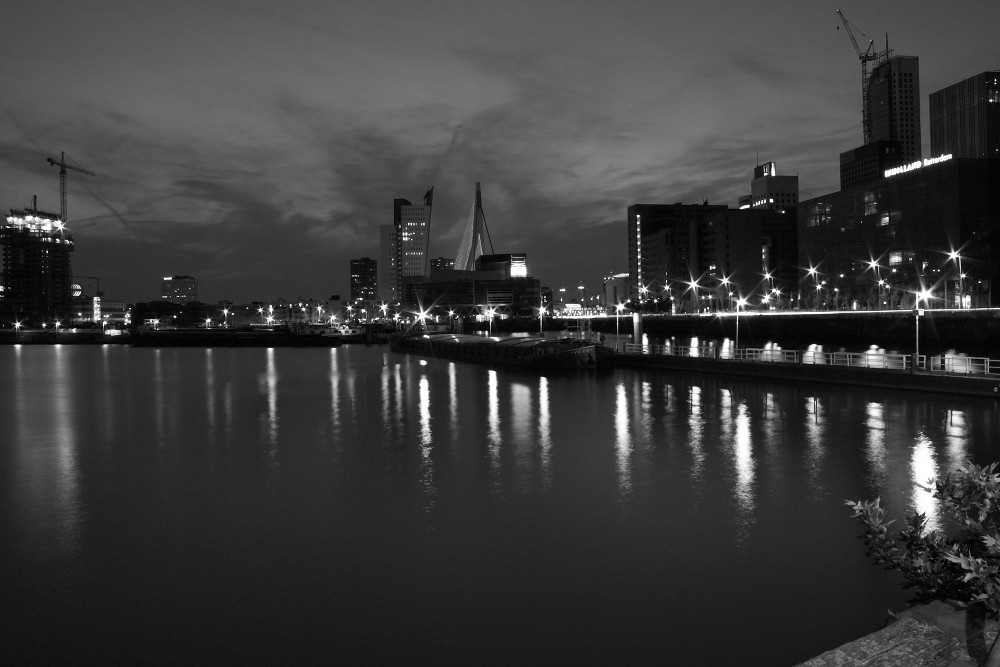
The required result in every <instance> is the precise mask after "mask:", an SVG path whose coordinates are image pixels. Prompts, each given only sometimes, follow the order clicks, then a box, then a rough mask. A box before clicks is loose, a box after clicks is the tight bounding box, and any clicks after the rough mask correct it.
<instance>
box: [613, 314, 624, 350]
mask: <svg viewBox="0 0 1000 667" xmlns="http://www.w3.org/2000/svg"><path fill="white" fill-rule="evenodd" d="M624 309H625V304H622V303H619V304H618V305H616V306H615V347H618V336H619V327H620V324H619V322H620V321H621V315H622V310H624Z"/></svg>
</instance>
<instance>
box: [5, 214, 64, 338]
mask: <svg viewBox="0 0 1000 667" xmlns="http://www.w3.org/2000/svg"><path fill="white" fill-rule="evenodd" d="M0 245H2V246H3V270H2V273H0V313H3V316H4V317H10V318H12V319H15V320H18V321H22V320H23V321H26V322H34V323H44V322H47V321H54V320H64V321H65V320H67V319H68V318H69V317H70V315H71V314H72V312H73V295H72V292H71V284H72V280H73V270H72V266H71V262H70V253H72V252H73V235H72V234H70V233H69V232H68V231H67V230H66V228H65V226H64V225H63V222H62V221H61V220H60V217H59V216H58V215H56V214H54V213H45V212H43V211H39V210H37V209H36V208H31V209H24V210H14V209H11V211H10V215H8V216H7V220H6V222H5V223H4V224H3V225H2V226H0Z"/></svg>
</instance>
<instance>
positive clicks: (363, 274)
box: [351, 257, 378, 303]
mask: <svg viewBox="0 0 1000 667" xmlns="http://www.w3.org/2000/svg"><path fill="white" fill-rule="evenodd" d="M377 298H378V262H376V261H375V260H374V259H372V258H371V257H359V258H357V259H352V260H351V302H352V303H355V302H358V301H368V302H374V301H375V300H376V299H377Z"/></svg>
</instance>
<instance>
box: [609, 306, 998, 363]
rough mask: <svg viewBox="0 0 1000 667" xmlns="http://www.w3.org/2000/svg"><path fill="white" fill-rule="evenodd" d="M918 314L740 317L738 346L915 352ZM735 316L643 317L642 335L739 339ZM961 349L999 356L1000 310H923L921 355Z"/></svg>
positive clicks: (628, 321) (626, 323)
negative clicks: (875, 349) (874, 347)
mask: <svg viewBox="0 0 1000 667" xmlns="http://www.w3.org/2000/svg"><path fill="white" fill-rule="evenodd" d="M615 319H616V318H615V317H613V316H611V317H607V318H595V319H594V320H592V322H593V328H594V330H595V331H600V332H602V333H615V331H616V330H617V331H620V332H621V333H622V334H626V333H627V334H631V333H632V332H633V326H632V317H631V315H630V314H628V313H625V314H623V315H622V316H621V318H620V320H619V321H618V322H617V328H616V322H615ZM915 319H916V318H915V315H914V313H913V311H910V310H894V311H856V312H855V311H830V312H818V313H812V312H809V313H805V312H802V313H800V312H796V311H776V312H766V313H764V312H754V311H748V312H741V313H740V315H739V339H740V347H763V346H764V344H766V343H768V342H775V343H778V344H780V345H781V346H782V347H783V348H784V349H801V350H804V349H806V348H807V347H808V346H809V345H812V344H819V345H823V346H825V347H827V348H828V349H838V348H840V347H848V348H853V349H856V350H858V351H860V350H864V349H867V348H868V347H869V346H871V345H876V346H878V347H881V348H886V349H890V348H892V349H897V350H900V351H903V352H911V351H912V350H913V348H914V344H915V342H916V340H915V339H916V323H915ZM736 327H737V317H736V315H735V313H732V312H724V313H713V314H702V315H657V314H643V316H642V331H643V333H645V334H646V335H647V336H650V337H655V338H665V339H666V338H676V339H679V340H682V339H688V338H692V337H698V338H700V339H702V340H717V339H722V338H730V339H735V338H736ZM948 350H957V351H960V352H963V353H965V354H968V355H970V356H984V357H1000V309H993V308H991V309H981V310H964V311H963V310H931V309H927V310H924V314H923V315H922V316H921V317H920V352H921V354H942V353H944V352H946V351H948Z"/></svg>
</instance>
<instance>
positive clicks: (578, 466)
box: [0, 346, 998, 664]
mask: <svg viewBox="0 0 1000 667" xmlns="http://www.w3.org/2000/svg"><path fill="white" fill-rule="evenodd" d="M0 372H2V373H3V375H2V377H6V378H10V387H11V389H12V391H11V392H10V393H9V394H8V395H9V396H10V400H5V401H2V402H0V452H2V455H3V458H2V459H0V476H2V477H0V478H2V479H3V480H5V481H6V482H7V483H5V484H4V489H5V490H4V493H5V494H6V498H7V499H8V500H9V502H6V503H0V521H3V522H4V523H3V525H7V526H12V529H11V531H10V535H9V539H8V540H7V542H8V550H7V551H5V552H3V553H5V554H7V555H5V556H4V558H6V559H8V560H7V561H4V562H3V563H0V565H6V567H7V570H8V571H12V572H13V573H14V574H15V575H16V577H15V578H16V579H17V581H18V582H19V583H18V587H17V589H16V591H15V593H14V596H13V597H14V599H13V600H12V601H11V604H15V605H22V606H24V605H26V606H27V607H29V608H30V614H29V615H28V616H26V618H32V619H35V620H36V621H38V620H39V619H40V625H38V626H37V627H44V626H45V623H46V622H49V623H50V624H52V625H53V627H54V626H55V625H59V624H60V623H61V621H62V619H61V617H57V616H56V615H55V614H56V612H55V611H54V610H55V609H57V608H63V607H65V605H69V607H68V608H83V609H87V610H88V611H90V612H92V613H87V614H83V615H82V616H83V617H84V618H83V620H81V621H80V622H79V629H78V630H74V632H79V633H81V634H83V635H85V636H86V637H87V644H86V645H87V646H92V647H94V650H95V651H98V650H99V649H100V648H101V647H104V648H107V646H109V645H110V643H111V642H112V641H113V640H114V638H115V637H116V636H117V635H114V634H111V633H109V632H108V630H107V629H106V628H107V627H109V623H110V624H111V625H116V626H120V627H121V628H123V632H124V633H125V634H128V635H129V636H134V637H135V638H136V639H134V640H131V641H133V642H139V643H141V642H143V641H153V638H154V637H155V632H156V631H163V630H164V629H166V628H169V629H171V631H176V632H181V633H184V632H187V633H197V632H201V630H200V629H199V628H201V627H202V626H201V625H199V624H202V623H203V624H204V626H205V627H211V628H215V629H214V630H212V633H216V631H217V634H218V636H226V637H227V638H229V639H227V642H229V643H227V646H228V647H232V646H233V645H234V644H233V643H232V642H231V641H230V639H231V638H232V637H234V636H235V637H239V641H238V642H237V644H238V643H239V642H244V643H246V645H247V646H252V647H256V648H257V649H259V650H261V651H263V654H264V655H270V656H271V657H288V656H287V654H285V653H282V651H285V650H288V649H287V643H281V642H279V641H278V640H277V639H275V637H278V636H280V637H289V636H292V637H295V636H300V635H301V636H305V637H310V636H315V635H316V634H317V633H318V634H323V633H330V632H334V633H336V632H343V631H345V630H344V629H346V631H347V632H349V633H351V636H352V641H353V644H354V645H356V646H358V647H360V649H359V650H361V649H363V650H365V651H367V654H366V655H367V656H368V659H370V660H372V661H376V662H378V661H382V662H387V661H389V662H391V661H393V660H397V661H398V660H399V659H402V658H404V657H405V656H407V655H409V656H412V654H413V653H412V649H413V647H418V648H420V649H421V650H423V651H425V652H427V653H428V654H429V655H433V656H435V657H437V658H440V659H446V658H447V657H449V655H450V657H454V655H458V654H462V655H466V656H467V655H484V654H487V653H489V651H487V650H486V649H485V647H486V646H487V645H489V646H492V645H493V644H491V643H490V637H488V636H487V635H489V634H490V632H494V631H491V630H487V629H486V628H497V629H496V630H495V632H497V633H500V634H498V635H497V636H501V635H502V636H503V638H504V639H503V641H504V642H505V643H504V646H505V647H508V648H506V649H503V650H501V654H502V656H503V657H512V656H514V655H524V654H525V652H526V651H528V650H533V651H540V652H539V653H538V656H539V658H540V659H550V660H558V659H560V658H561V659H564V660H572V659H577V660H583V659H585V658H593V657H595V656H596V657H598V658H603V659H614V658H616V657H618V658H620V657H621V656H620V655H619V654H618V651H619V650H620V647H621V645H622V643H621V642H622V641H626V642H627V643H628V645H629V646H635V647H639V648H636V650H637V651H639V652H640V653H639V654H637V655H639V656H640V657H639V658H637V660H639V661H642V659H643V658H646V659H647V660H645V661H647V662H648V661H650V660H655V657H656V655H658V654H659V653H658V651H659V649H658V646H659V645H658V644H657V643H656V642H650V641H649V638H650V637H653V636H661V635H662V634H663V633H664V632H668V633H670V637H669V640H670V643H671V646H672V650H673V651H675V652H676V655H679V656H681V657H682V658H683V657H685V656H686V657H688V658H691V657H692V656H693V657H694V658H697V659H699V660H708V661H710V662H711V661H716V662H718V661H719V660H722V659H724V658H725V656H731V655H732V654H733V652H734V651H736V650H740V651H742V652H743V653H742V654H745V653H746V651H747V650H749V651H750V654H751V655H769V656H770V655H771V654H770V653H769V652H770V651H774V650H777V647H778V646H779V645H780V650H782V651H786V653H784V654H782V655H780V656H777V657H776V658H775V659H774V660H773V662H775V663H776V664H790V663H793V662H796V661H799V660H804V659H806V658H808V657H810V656H812V655H815V654H818V653H820V652H822V651H823V650H826V649H828V648H831V647H832V646H834V645H836V644H839V643H842V642H843V641H848V640H850V639H853V638H855V637H856V636H858V635H860V634H863V632H866V631H867V629H868V628H869V626H870V625H871V624H872V623H875V622H877V621H878V620H879V619H880V617H881V614H882V611H883V610H884V609H885V608H887V607H890V608H891V607H895V606H898V604H900V603H901V601H902V600H903V599H905V593H903V592H900V591H898V590H897V589H896V588H895V583H894V582H893V581H892V580H891V579H889V578H887V576H886V575H885V573H883V572H882V571H881V570H880V569H879V568H876V567H872V566H870V565H869V564H868V563H867V561H866V560H865V558H864V554H863V548H862V547H860V546H859V541H858V540H857V539H856V536H857V535H858V533H859V529H858V527H857V526H856V525H855V524H854V523H853V522H851V521H850V520H849V518H848V512H847V511H846V510H845V508H844V507H843V500H844V499H846V498H851V499H857V498H861V497H867V498H874V497H875V496H881V497H882V498H883V501H884V502H885V503H886V505H887V506H889V507H890V511H891V513H892V515H893V516H894V517H898V516H899V515H901V514H902V511H903V510H904V509H905V508H906V507H907V506H910V507H913V508H915V509H916V510H917V511H924V512H927V514H928V517H929V519H930V520H931V522H932V523H931V525H932V526H934V525H940V517H939V512H940V508H939V507H938V506H937V504H936V502H935V501H934V499H933V498H932V497H931V496H930V494H929V492H928V491H927V489H926V488H925V486H926V483H927V481H928V479H930V478H931V477H934V476H936V475H940V474H943V473H945V472H947V471H949V470H952V469H954V468H955V467H957V465H959V464H960V463H962V462H963V461H964V460H966V459H967V458H972V459H975V460H977V462H980V463H986V462H989V461H991V460H994V459H995V458H998V452H997V451H996V450H995V444H994V437H993V424H994V423H995V422H996V417H997V414H996V413H997V409H996V405H995V404H994V403H992V402H986V401H982V402H977V401H970V400H969V399H961V400H953V399H950V398H948V397H941V396H934V395H929V396H924V395H913V394H905V393H894V392H887V391H884V390H879V391H877V392H876V391H866V390H863V389H858V388H838V387H821V386H820V387H817V386H814V385H810V386H804V385H800V384H795V385H782V384H770V383H755V382H749V381H745V380H734V379H729V378H718V377H699V376H694V375H683V374H681V375H674V374H671V373H666V372H649V373H645V372H641V371H635V370H629V369H620V370H613V371H608V372H606V373H599V374H596V375H574V374H571V375H566V374H551V375H539V374H523V373H519V372H517V371H505V370H495V369H488V368H484V367H480V366H472V365H465V364H460V363H454V362H450V361H442V360H427V361H423V360H419V359H418V358H415V357H406V356H403V355H397V354H393V353H389V352H386V351H385V350H384V348H366V347H362V346H356V347H355V346H342V347H341V348H337V349H332V350H325V349H323V350H320V349H315V350H292V349H270V350H253V349H242V350H241V349H232V350H228V349H218V350H179V349H162V350H145V349H138V348H136V349H131V348H124V347H104V348H90V347H79V348H72V347H61V348H49V347H43V346H39V347H30V348H29V347H26V346H16V347H10V348H0ZM777 545H780V550H779V547H778V546H777ZM779 553H780V556H779V555H778V554H779ZM779 562H780V566H777V565H776V563H779ZM706 568H707V570H706ZM869 568H870V569H869ZM818 572H822V575H821V576H818V575H817V573H818ZM110 573H114V577H113V578H109V575H110ZM112 579H113V581H115V582H121V583H118V584H115V586H117V587H118V588H115V589H114V592H113V593H109V592H107V591H106V590H105V587H106V586H108V585H109V584H107V583H106V582H107V581H109V580H112ZM263 580H266V581H267V582H268V584H267V585H266V586H262V585H261V581H263ZM250 591H253V592H252V593H251V592H250ZM334 591H335V592H336V593H334ZM720 596H724V597H725V598H726V599H727V600H729V601H730V603H731V604H733V605H735V606H736V607H738V608H739V609H740V610H741V614H742V615H741V619H742V620H741V621H740V623H741V624H743V625H745V626H746V628H747V632H748V633H749V634H747V635H742V636H734V637H732V638H730V637H728V636H721V637H718V638H717V641H713V642H712V646H708V647H706V645H705V642H704V641H701V640H699V639H698V638H699V637H702V636H703V633H702V630H703V627H702V625H701V622H700V621H699V620H698V619H704V618H709V617H712V615H713V614H716V613H717V606H716V604H717V602H716V601H717V599H719V597H720ZM146 599H156V600H157V604H156V605H154V606H153V607H147V606H145V605H144V604H143V603H142V602H141V601H142V600H146ZM594 599H600V600H601V605H602V609H604V610H605V611H606V612H607V613H606V614H600V615H599V618H598V617H595V616H594V614H593V613H591V612H590V611H589V609H590V608H591V607H592V605H590V601H592V600H594ZM123 600H124V601H126V602H123ZM129 600H131V601H132V602H127V601H129ZM292 600H294V602H291V601H292ZM816 600H824V604H823V605H816V604H815V601H816ZM527 601H530V602H527ZM57 602H59V604H57ZM526 607H527V608H526ZM191 608H198V609H204V612H203V613H202V614H201V615H200V616H199V615H198V614H194V616H191V617H190V618H189V616H190V609H191ZM678 608H680V609H683V610H684V613H683V614H678V613H675V611H673V610H675V609H678ZM272 609H273V610H275V611H274V615H273V616H272V615H271V613H272V611H271V610H272ZM775 609H790V610H792V609H808V610H809V611H808V613H800V612H792V611H790V612H789V616H788V618H787V619H783V620H784V623H782V624H778V625H780V626H781V627H779V628H775V627H774V626H775V624H774V623H773V622H771V621H772V620H773V617H774V610H775ZM279 612H280V613H279ZM247 614H250V615H251V616H254V617H255V618H259V619H265V620H266V621H267V622H268V627H271V628H272V630H273V632H271V633H256V632H253V631H251V630H250V629H249V628H253V627H258V626H256V625H254V624H250V625H248V626H246V627H244V625H241V623H242V621H241V619H245V618H246V617H247ZM525 616H527V618H528V619H529V620H534V621H537V623H525V624H524V625H521V624H517V625H516V628H515V627H514V625H511V626H509V627H508V626H505V625H504V624H505V623H507V621H506V619H508V618H509V619H515V618H516V619H522V618H523V617H525ZM91 617H93V618H94V619H95V620H94V621H89V620H88V619H89V618H91ZM96 619H100V620H101V623H100V624H98V621H97V620H96ZM293 619H294V620H293ZM553 619H558V620H553ZM615 619H620V620H615ZM511 623H513V621H511ZM609 624H610V625H609ZM63 625H64V624H63ZM387 626H388V627H391V628H392V631H393V632H394V633H397V634H398V635H399V636H400V637H401V639H402V640H405V641H406V642H407V643H408V644H409V645H410V648H409V649H407V652H405V653H404V652H403V650H402V649H400V652H399V653H394V652H393V651H394V649H393V648H392V646H393V645H394V644H393V643H392V642H386V641H384V637H383V636H382V635H380V634H379V632H378V631H376V630H374V629H373V628H379V627H387ZM441 627H445V628H449V629H451V631H450V634H449V636H450V637H452V638H453V639H451V640H449V641H451V642H458V644H457V648H456V649H455V650H456V651H458V652H459V653H458V654H448V653H447V651H448V650H449V649H448V647H449V646H452V644H449V642H442V641H441V636H440V634H438V629H439V628H441ZM533 628H537V629H533ZM664 628H668V629H667V630H664ZM18 629H19V630H21V631H22V632H23V633H24V634H25V636H31V637H34V638H35V639H36V640H38V639H40V637H39V635H38V633H39V632H41V631H40V630H38V629H36V624H32V625H31V626H29V625H27V621H26V622H25V624H24V626H23V627H19V628H18ZM154 629H158V630H154ZM484 633H485V634H484ZM775 633H779V634H780V636H781V640H780V641H778V640H777V638H776V635H775ZM723 634H726V633H723ZM748 636H752V637H754V638H755V639H753V640H748V639H747V637H748ZM789 636H791V637H792V639H789ZM455 637H459V638H461V639H454V638H455ZM580 637H587V638H589V639H588V640H587V641H583V640H581V639H580ZM603 637H607V638H608V639H607V640H606V643H603V642H604V641H605V640H603V639H601V638H603ZM45 639H46V640H47V641H49V642H50V643H51V642H52V638H51V637H48V636H46V637H45ZM60 641H61V640H60V639H58V637H57V638H56V640H55V641H54V643H51V645H52V646H54V647H59V646H62V644H60V643H59V642H60ZM66 641H69V639H67V640H66ZM206 641H208V640H206ZM748 641H750V642H751V643H750V644H749V645H748V644H747V642H748ZM477 642H478V643H477ZM753 642H756V643H753ZM279 644H281V646H279ZM308 645H309V642H308V641H306V642H303V643H302V646H308ZM67 646H68V645H67ZM131 646H132V649H127V650H126V649H122V650H126V653H127V657H131V656H132V655H133V653H128V650H131V651H134V655H140V654H142V651H141V650H140V649H141V646H140V644H132V645H131ZM748 646H749V648H748ZM539 647H549V648H546V649H540V648H539ZM641 647H648V648H646V649H643V648H641ZM53 650H55V649H53ZM68 650H69V649H68V648H67V651H68ZM218 650H219V651H220V652H223V651H224V647H222V646H221V645H220V646H219V647H218ZM303 650H304V649H303ZM504 650H507V651H509V653H504V652H503V651H504ZM546 651H548V652H546ZM643 651H648V652H643ZM269 652H270V653H269ZM489 654H491V655H493V653H489ZM501 654H497V655H498V656H500V655H501ZM171 657H183V656H171ZM299 657H304V656H301V655H300V656H299ZM772 657H773V656H772Z"/></svg>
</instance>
